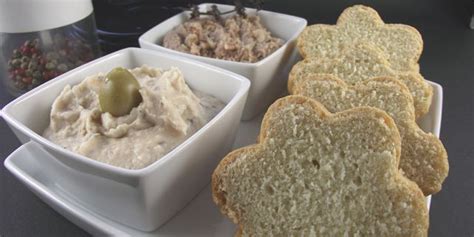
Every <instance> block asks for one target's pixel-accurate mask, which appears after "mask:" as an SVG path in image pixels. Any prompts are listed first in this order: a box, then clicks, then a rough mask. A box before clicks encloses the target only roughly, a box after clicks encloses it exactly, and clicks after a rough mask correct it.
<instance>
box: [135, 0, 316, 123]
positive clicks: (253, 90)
mask: <svg viewBox="0 0 474 237" xmlns="http://www.w3.org/2000/svg"><path fill="white" fill-rule="evenodd" d="M211 5H213V4H212V3H205V4H201V5H199V8H200V9H201V10H203V11H204V10H208V9H210V7H211ZM216 5H217V7H218V8H219V10H220V11H228V10H232V9H233V8H234V6H231V5H222V4H216ZM255 12H256V10H255V9H247V13H248V14H255ZM258 15H259V16H260V18H261V20H262V23H263V25H264V26H265V27H267V29H268V30H269V31H270V32H271V33H272V35H273V36H276V37H279V38H281V39H283V40H284V41H285V43H284V44H283V46H281V47H280V48H279V49H278V50H276V51H275V52H273V53H272V54H270V55H268V56H267V57H266V58H264V59H262V60H260V61H258V62H255V63H244V62H232V61H227V60H222V59H215V58H209V57H203V56H196V55H192V54H187V53H182V52H178V51H175V50H172V49H168V48H165V47H163V46H162V45H161V44H162V42H163V38H164V36H165V35H166V33H168V32H169V31H171V30H173V28H175V27H176V26H178V25H180V24H182V23H183V22H185V21H186V20H187V19H188V18H189V13H187V12H183V13H180V14H177V15H175V16H173V17H171V18H169V19H168V20H166V21H163V22H162V23H160V24H159V25H157V26H155V27H153V28H152V29H150V30H149V31H147V32H145V33H144V34H143V35H141V36H140V38H139V39H138V41H139V43H140V47H142V48H145V49H151V50H156V51H160V52H167V53H170V54H175V55H181V56H184V57H187V58H191V59H195V60H199V61H201V62H205V63H208V64H211V65H214V66H217V67H221V68H224V69H227V70H229V71H233V72H235V73H238V74H240V75H243V76H245V77H247V78H249V79H250V82H251V86H250V90H249V95H248V99H247V104H246V106H245V109H244V115H243V119H244V120H248V119H251V118H253V117H254V116H255V115H257V114H258V113H260V112H262V110H263V109H264V108H266V107H267V106H268V105H269V104H271V103H272V102H273V101H274V100H275V99H276V98H278V97H279V96H281V94H282V92H283V91H284V90H285V89H286V82H287V79H288V73H289V72H290V70H291V67H292V66H293V65H294V64H295V63H296V62H297V61H298V60H299V54H298V52H297V50H296V47H295V45H296V38H297V37H298V35H299V34H300V33H301V32H302V31H303V29H304V28H305V27H306V25H307V21H306V20H305V19H303V18H300V17H296V16H290V15H285V14H281V13H275V12H269V11H263V10H262V11H258Z"/></svg>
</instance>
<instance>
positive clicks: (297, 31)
mask: <svg viewBox="0 0 474 237" xmlns="http://www.w3.org/2000/svg"><path fill="white" fill-rule="evenodd" d="M210 5H216V6H218V7H219V6H221V7H232V6H233V5H229V4H219V3H201V4H199V5H198V7H199V8H201V7H207V6H210ZM246 9H247V10H250V11H252V12H253V11H255V12H262V13H264V14H267V15H269V16H273V17H276V16H280V17H287V18H293V19H294V20H298V21H300V22H302V24H301V27H299V28H296V29H295V31H294V32H293V34H292V35H291V37H289V38H288V39H287V40H284V41H285V43H284V44H283V45H282V46H280V47H279V48H278V49H277V50H275V51H273V52H272V53H271V54H270V55H267V56H266V57H265V58H263V59H261V60H259V61H257V62H253V63H250V62H238V61H230V60H225V59H218V58H211V57H205V56H198V55H193V54H189V53H183V52H179V51H176V50H173V49H169V48H166V47H164V46H162V45H160V44H158V43H154V42H151V41H148V40H147V39H146V38H149V35H150V34H151V33H152V32H154V31H156V30H158V29H160V28H161V27H162V26H163V24H164V23H166V22H168V21H170V20H172V19H174V18H180V17H182V16H184V15H185V14H187V13H186V12H185V11H183V12H180V13H178V14H176V15H174V16H172V17H170V18H168V19H166V20H164V21H162V22H160V23H159V24H158V25H156V26H154V27H152V28H151V29H149V30H147V31H146V32H145V33H143V34H142V35H140V37H139V38H138V42H139V44H140V47H143V46H142V44H144V45H147V46H150V47H151V48H155V49H160V50H162V51H165V52H169V53H173V54H176V55H180V56H185V57H189V58H192V59H195V60H206V62H207V63H221V64H227V65H228V66H232V65H234V66H235V65H238V66H247V67H258V66H261V65H263V64H265V63H267V62H268V61H270V60H272V59H273V58H274V57H276V56H277V55H279V54H281V53H282V52H283V51H284V50H285V49H286V48H287V47H288V45H289V44H290V43H291V42H292V41H294V40H296V38H297V37H298V36H299V35H300V33H301V32H303V30H304V29H305V27H306V26H307V24H308V21H307V20H306V19H304V18H302V17H298V16H293V15H289V14H284V13H279V12H273V11H267V10H259V11H257V9H255V8H249V7H246ZM179 24H181V23H179ZM176 26H177V25H176ZM176 26H174V27H176ZM272 34H273V33H272ZM163 36H164V35H160V37H163Z"/></svg>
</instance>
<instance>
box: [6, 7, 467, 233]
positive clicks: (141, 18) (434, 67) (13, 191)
mask: <svg viewBox="0 0 474 237" xmlns="http://www.w3.org/2000/svg"><path fill="white" fill-rule="evenodd" d="M110 2H113V1H106V0H103V1H99V0H98V1H95V2H94V4H95V6H96V8H95V9H96V10H95V13H96V19H97V23H98V28H99V29H107V30H108V31H116V32H118V31H120V30H122V31H124V32H125V33H134V32H135V33H136V34H129V35H127V37H129V38H127V39H126V40H123V41H121V40H120V37H116V38H113V39H109V41H111V42H113V41H117V42H119V43H120V44H121V45H125V44H136V41H135V39H133V37H137V36H138V33H137V32H143V31H145V30H146V29H148V28H149V27H151V26H154V25H156V24H157V23H159V22H160V21H161V20H163V19H166V18H167V17H169V16H171V15H172V14H174V13H175V12H176V11H177V10H162V9H161V10H157V11H151V10H150V9H151V7H155V8H157V6H158V5H160V4H161V5H167V6H171V7H173V6H177V5H182V6H185V3H187V2H188V1H153V2H152V1H140V4H149V5H147V7H146V8H144V9H148V10H147V11H143V12H140V11H137V10H136V11H135V12H131V13H130V12H128V11H125V12H124V11H123V7H124V6H123V5H122V6H114V7H118V8H114V9H115V10H114V11H116V12H119V14H128V15H127V16H126V17H125V18H124V17H122V21H123V20H124V19H126V21H128V22H129V25H127V26H126V27H120V25H121V24H122V23H123V22H120V20H119V19H120V18H121V17H115V18H114V16H113V15H111V12H110V11H107V12H106V10H107V9H108V8H107V5H104V4H107V3H110ZM125 2H129V3H130V2H133V1H130V0H129V1H125ZM193 2H196V1H193ZM356 3H362V4H366V5H369V6H372V7H374V8H375V9H376V10H377V11H378V12H379V13H380V15H381V16H382V18H383V19H384V20H385V21H386V22H393V23H405V24H409V25H412V26H414V27H416V28H417V29H418V30H419V31H420V32H421V34H422V36H423V39H424V51H423V55H422V57H421V59H420V65H421V72H422V74H423V75H424V76H425V78H426V79H428V80H431V81H434V82H437V83H439V84H441V85H442V86H443V88H444V102H443V106H444V108H443V120H442V129H441V140H442V141H443V143H444V145H445V146H446V148H447V150H448V154H449V163H450V172H449V177H448V178H447V180H446V181H445V183H444V185H443V190H442V191H441V192H440V193H438V194H436V195H435V196H434V197H433V199H432V203H431V211H430V231H429V235H430V236H469V237H473V236H474V160H473V158H474V144H473V141H474V112H473V110H474V93H473V90H474V77H473V76H472V73H473V72H474V69H473V68H474V31H473V30H471V29H469V27H468V26H469V21H470V17H471V14H472V5H473V4H472V3H471V2H470V1H448V0H446V1H433V0H418V1H408V0H383V1H382V0H379V1H331V2H330V1H323V0H319V1H314V0H312V1H301V0H300V1H299V0H291V1H287V0H278V1H277V0H267V1H266V2H265V5H264V9H266V10H270V11H276V12H282V13H287V14H290V15H296V16H300V17H304V18H306V19H307V20H308V24H314V23H329V24H334V23H335V21H336V19H337V16H338V15H339V14H340V12H341V11H342V10H343V9H344V8H346V7H347V6H350V5H353V4H356ZM100 4H102V5H100ZM140 4H139V5H140ZM104 6H105V7H104ZM125 7H126V6H125ZM111 9H112V8H111ZM109 10H110V9H109ZM121 11H122V12H121ZM140 22H143V24H142V23H140ZM127 31H128V32H127ZM122 33H123V32H122ZM130 37H132V39H130ZM124 38H125V37H124ZM119 43H117V45H115V47H116V48H117V47H121V45H119ZM106 46H107V45H106ZM111 50H114V48H107V49H105V51H107V52H108V51H111ZM11 99H12V98H11V97H10V96H9V95H7V94H6V92H5V90H4V88H3V87H0V106H1V107H3V106H4V105H5V104H7V103H8V102H9V101H10V100H11ZM31 116H34V115H31ZM0 143H1V149H0V158H1V159H2V160H3V159H5V158H6V157H7V156H8V155H9V154H10V153H11V152H12V151H13V150H14V149H16V148H17V147H18V146H20V143H19V142H18V141H17V139H16V138H15V136H14V135H13V133H12V132H11V131H10V130H9V129H8V127H7V125H6V124H5V122H4V121H3V120H2V121H0ZM0 185H1V186H0V190H1V191H0V192H1V194H0V236H63V235H67V236H87V235H88V234H87V233H85V232H84V231H82V230H81V229H79V228H78V227H76V226H75V225H74V224H72V223H71V222H69V221H67V220H66V219H64V218H63V217H62V216H60V215H59V214H58V213H56V212H55V211H53V210H52V209H51V208H49V207H48V206H47V205H46V204H44V203H43V202H42V201H40V200H39V199H38V198H36V196H34V195H33V194H32V193H31V192H29V191H28V190H27V189H26V188H25V187H24V186H22V185H21V184H20V183H19V182H18V181H17V180H16V179H15V178H14V177H13V176H12V175H11V174H10V173H9V172H8V171H7V170H6V169H5V168H4V167H3V166H0Z"/></svg>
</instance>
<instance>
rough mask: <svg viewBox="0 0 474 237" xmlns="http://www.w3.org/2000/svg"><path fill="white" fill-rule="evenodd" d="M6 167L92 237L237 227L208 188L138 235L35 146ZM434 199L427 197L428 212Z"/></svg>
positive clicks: (254, 130)
mask: <svg viewBox="0 0 474 237" xmlns="http://www.w3.org/2000/svg"><path fill="white" fill-rule="evenodd" d="M430 84H431V85H432V86H433V89H434V90H433V92H434V94H433V102H432V105H431V108H430V111H429V112H428V114H427V115H426V116H424V117H423V118H421V119H420V120H419V121H418V124H419V125H420V127H421V128H422V129H423V130H424V131H427V132H431V133H433V134H434V135H436V136H439V132H440V126H441V111H442V98H443V95H442V88H441V86H440V85H438V84H436V83H432V82H430ZM261 119H262V115H260V116H258V117H257V118H255V119H254V120H251V121H247V122H242V123H241V125H240V129H239V132H238V135H237V139H236V142H235V144H234V147H241V146H244V145H248V144H252V143H254V142H255V140H256V137H257V134H258V131H259V130H260V122H261ZM5 166H6V167H7V168H8V170H10V171H11V172H12V173H13V174H14V175H15V176H16V177H17V178H18V179H19V180H20V181H21V182H23V183H24V184H25V185H26V186H27V187H28V188H30V189H31V190H32V191H33V192H34V193H35V194H36V195H38V197H40V198H41V199H42V200H43V201H44V202H46V203H47V204H48V205H50V206H51V207H52V208H53V209H55V210H56V211H57V212H59V213H60V214H62V215H63V216H64V217H66V218H67V219H68V220H70V221H71V222H73V223H75V224H76V225H78V226H79V227H81V228H83V229H84V230H86V231H87V232H89V233H91V234H93V235H115V236H233V235H234V233H235V230H236V226H235V225H234V224H233V223H232V222H230V220H229V219H227V218H225V217H224V216H223V215H221V214H220V212H219V210H218V209H217V207H216V206H215V205H214V203H213V202H212V198H211V191H210V188H209V186H207V187H206V188H205V189H204V190H202V191H201V192H200V193H199V194H198V196H197V197H196V198H195V199H194V200H193V201H192V202H191V203H190V204H188V205H187V206H186V207H185V208H184V209H183V210H181V211H180V212H179V213H178V214H177V215H176V216H174V217H173V218H172V219H171V220H170V221H168V222H167V223H166V224H164V225H163V226H162V227H160V228H159V229H157V230H156V231H154V232H142V231H138V230H135V229H132V228H129V227H126V226H124V225H121V224H119V223H117V222H114V221H111V220H109V219H107V218H105V217H103V216H101V215H100V214H97V213H95V212H94V211H91V210H87V209H86V208H84V207H83V206H81V205H80V204H79V202H78V201H76V200H74V198H73V197H70V196H67V195H66V192H63V191H62V190H61V189H60V188H59V186H57V185H55V178H54V177H49V176H48V174H49V173H50V172H48V170H50V169H64V166H62V165H61V164H60V163H59V162H58V161H57V160H56V159H54V158H52V157H50V156H49V155H48V153H46V152H44V151H43V150H42V148H41V147H40V146H38V145H36V144H35V143H33V142H30V143H28V144H25V145H24V146H22V147H20V148H18V149H17V150H16V151H14V152H13V153H12V154H11V155H10V156H9V157H8V158H7V159H6V160H5ZM430 200H431V196H429V197H427V201H428V202H427V204H428V208H429V207H430Z"/></svg>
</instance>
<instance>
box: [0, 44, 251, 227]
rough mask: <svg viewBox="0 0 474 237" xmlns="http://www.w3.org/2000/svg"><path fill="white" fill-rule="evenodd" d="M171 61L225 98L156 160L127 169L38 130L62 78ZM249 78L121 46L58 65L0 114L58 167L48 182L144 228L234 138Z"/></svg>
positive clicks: (181, 202)
mask: <svg viewBox="0 0 474 237" xmlns="http://www.w3.org/2000/svg"><path fill="white" fill-rule="evenodd" d="M144 64H146V65H149V66H152V67H160V68H170V67H172V66H176V67H178V68H179V69H180V70H181V71H182V72H183V74H184V78H185V80H186V82H187V84H188V85H189V86H190V87H191V88H192V89H196V90H200V91H202V92H204V93H207V94H209V95H213V96H215V97H217V98H218V99H220V100H221V101H224V102H225V103H226V106H225V107H224V108H223V109H222V110H221V111H220V112H219V113H218V114H217V115H216V116H215V117H214V118H213V119H212V120H211V121H209V122H208V123H207V124H205V125H204V126H203V127H202V128H201V129H199V130H198V131H197V132H196V133H195V134H193V135H192V136H191V137H190V138H188V139H187V140H186V141H184V142H183V143H182V144H180V145H179V146H177V147H176V148H175V149H173V150H172V151H170V152H169V153H168V154H167V155H165V156H163V157H162V158H161V159H159V160H158V161H156V162H155V163H153V164H151V165H149V166H148V167H145V168H143V169H139V170H128V169H124V168H119V167H115V166H111V165H109V164H105V163H101V162H98V161H96V160H92V159H89V158H86V157H83V156H81V155H78V154H75V153H73V152H71V151H68V150H66V149H64V148H62V147H61V146H59V145H56V144H54V143H52V142H51V141H49V140H47V139H45V138H43V137H42V136H41V135H40V134H42V132H43V130H44V129H45V128H46V127H47V126H48V124H49V114H50V110H51V105H52V103H53V101H54V99H55V98H56V96H57V95H58V94H59V93H60V92H61V91H62V89H63V88H64V86H66V85H67V84H71V85H74V84H78V83H79V82H81V81H82V80H83V79H84V78H85V77H86V76H89V75H93V74H96V73H99V72H107V71H110V70H111V69H112V68H114V67H118V66H121V67H126V68H134V67H138V66H141V65H144ZM249 87H250V82H249V81H248V80H247V79H246V78H244V77H242V76H240V75H237V74H235V73H232V72H229V71H226V70H223V69H220V68H217V67H213V66H210V65H206V64H204V63H201V62H197V61H193V60H189V59H186V58H182V57H177V56H173V55H168V54H164V53H159V52H153V51H150V50H145V49H137V48H128V49H124V50H121V51H118V52H116V53H113V54H110V55H107V56H105V57H102V58H100V59H97V60H95V61H93V62H90V63H88V64H85V65H83V66H81V67H78V68H76V69H74V70H72V71H70V72H68V73H65V74H63V75H61V76H59V77H58V78H56V79H55V80H52V81H49V82H47V83H45V84H43V85H41V86H39V87H38V88H36V89H34V90H32V91H30V92H28V93H26V94H24V95H23V96H21V97H19V98H17V99H16V100H14V101H12V102H11V103H9V104H8V105H6V106H5V107H4V108H3V109H2V111H1V112H2V113H1V114H2V117H3V118H4V119H5V121H6V122H7V123H8V125H9V126H10V128H11V129H12V130H13V132H14V133H15V134H16V135H17V137H18V138H19V139H20V141H21V142H22V143H27V142H28V141H30V140H32V141H34V142H36V143H38V144H39V145H40V146H41V147H42V148H43V149H44V150H46V151H48V152H49V153H50V154H51V155H52V156H53V157H55V158H56V159H57V160H58V161H59V162H60V163H61V165H62V166H63V167H64V170H65V171H64V172H62V173H58V175H57V176H58V177H56V179H55V181H54V184H53V185H54V186H56V187H58V189H59V190H62V193H63V195H65V196H68V197H69V198H70V199H71V200H74V201H77V202H78V203H80V204H81V205H82V206H84V207H86V208H87V209H88V210H93V211H95V212H96V213H98V214H100V215H103V216H105V217H107V218H109V219H111V220H114V221H117V222H119V223H121V224H124V225H127V226H130V227H133V228H136V229H138V230H141V231H151V230H154V229H156V228H157V227H159V226H160V225H162V224H163V223H165V222H166V221H167V220H168V219H169V218H170V217H172V216H173V215H174V214H175V213H177V212H178V211H179V210H180V209H182V208H183V207H184V206H185V205H186V204H187V203H188V202H189V201H191V200H192V199H193V197H194V196H195V195H196V194H197V193H198V192H199V191H200V190H201V189H202V188H203V187H205V186H206V184H208V183H209V181H210V176H211V173H212V171H213V169H214V168H215V167H216V165H217V163H218V162H219V161H220V159H221V158H222V157H224V155H225V154H227V153H228V152H229V150H230V149H231V147H232V144H233V142H234V139H235V135H236V131H237V128H238V126H239V123H240V119H241V116H242V111H243V108H244V105H245V100H246V97H247V92H248V89H249Z"/></svg>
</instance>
